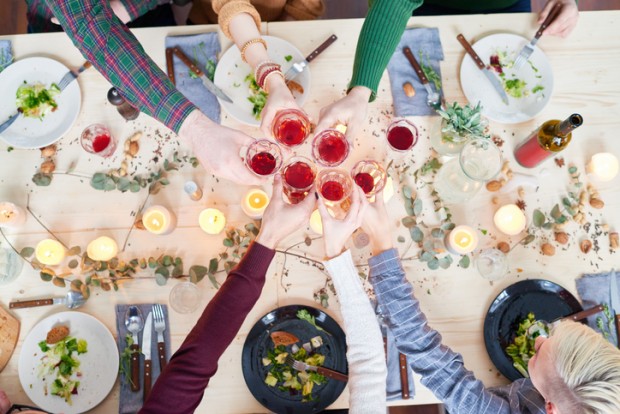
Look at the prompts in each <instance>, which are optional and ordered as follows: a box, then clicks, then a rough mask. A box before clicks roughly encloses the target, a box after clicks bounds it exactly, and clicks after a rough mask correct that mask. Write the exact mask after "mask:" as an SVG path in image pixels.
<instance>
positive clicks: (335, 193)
mask: <svg viewBox="0 0 620 414" xmlns="http://www.w3.org/2000/svg"><path fill="white" fill-rule="evenodd" d="M316 188H317V191H318V193H319V196H320V197H321V198H322V199H323V200H324V201H325V206H326V207H327V209H328V211H329V212H330V214H331V215H332V216H333V217H334V218H336V219H343V218H344V217H345V216H346V215H347V212H348V211H349V208H350V207H351V197H350V196H351V192H352V191H353V180H352V179H351V176H350V175H349V174H348V173H347V172H346V171H344V170H339V169H335V168H326V169H324V170H322V171H321V172H319V175H317V177H316Z"/></svg>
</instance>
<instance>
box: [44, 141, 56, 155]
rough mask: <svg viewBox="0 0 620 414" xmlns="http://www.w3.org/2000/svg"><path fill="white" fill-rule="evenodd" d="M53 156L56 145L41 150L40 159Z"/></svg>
mask: <svg viewBox="0 0 620 414" xmlns="http://www.w3.org/2000/svg"><path fill="white" fill-rule="evenodd" d="M54 155H56V145H54V144H52V145H48V146H47V147H43V148H41V157H43V158H47V157H53V156H54Z"/></svg>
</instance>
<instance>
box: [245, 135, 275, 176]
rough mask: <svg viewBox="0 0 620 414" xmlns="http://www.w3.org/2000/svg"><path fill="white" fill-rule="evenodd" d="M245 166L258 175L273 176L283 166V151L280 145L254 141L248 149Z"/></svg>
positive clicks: (263, 140)
mask: <svg viewBox="0 0 620 414" xmlns="http://www.w3.org/2000/svg"><path fill="white" fill-rule="evenodd" d="M245 165H246V166H247V167H248V168H249V169H250V171H252V172H253V173H254V174H256V175H259V176H267V175H273V174H275V173H277V172H278V170H280V167H281V166H282V151H280V147H279V146H278V144H276V143H274V142H271V141H269V140H266V139H262V140H257V141H254V142H253V143H252V144H251V145H250V146H249V147H248V151H247V153H246V155H245Z"/></svg>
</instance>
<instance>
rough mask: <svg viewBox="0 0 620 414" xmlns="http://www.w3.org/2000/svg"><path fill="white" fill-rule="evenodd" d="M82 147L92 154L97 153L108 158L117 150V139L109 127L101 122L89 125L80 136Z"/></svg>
mask: <svg viewBox="0 0 620 414" xmlns="http://www.w3.org/2000/svg"><path fill="white" fill-rule="evenodd" d="M80 144H82V148H84V149H85V150H86V151H88V152H90V153H91V154H97V155H99V156H102V157H104V158H107V157H109V156H111V155H112V154H114V151H115V150H116V139H115V138H114V137H113V136H112V134H110V131H109V130H108V128H106V127H105V126H104V125H101V124H93V125H90V126H88V127H87V128H86V129H85V130H84V131H82V135H81V136H80Z"/></svg>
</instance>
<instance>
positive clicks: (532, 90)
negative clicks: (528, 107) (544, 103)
mask: <svg viewBox="0 0 620 414" xmlns="http://www.w3.org/2000/svg"><path fill="white" fill-rule="evenodd" d="M515 58H516V57H515V52H514V51H508V50H507V49H497V50H496V51H495V53H493V54H491V56H490V57H489V67H490V68H491V69H493V70H494V71H495V72H497V74H498V76H499V78H500V80H501V82H502V86H503V88H504V90H505V91H506V93H507V94H508V95H510V96H512V97H513V98H517V99H520V98H525V97H528V96H536V98H537V99H542V98H544V94H543V92H544V90H545V87H544V86H543V85H542V83H541V82H540V80H541V79H542V76H541V75H540V74H539V70H538V68H536V67H535V66H534V65H533V64H532V62H531V61H530V60H528V61H527V63H528V64H529V67H530V68H531V70H532V71H533V73H534V79H535V80H536V81H537V82H536V84H535V85H533V86H532V85H529V84H528V83H527V81H525V80H524V79H523V78H522V77H520V76H518V75H519V72H514V71H512V68H513V66H514V61H515ZM523 70H525V69H523Z"/></svg>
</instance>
